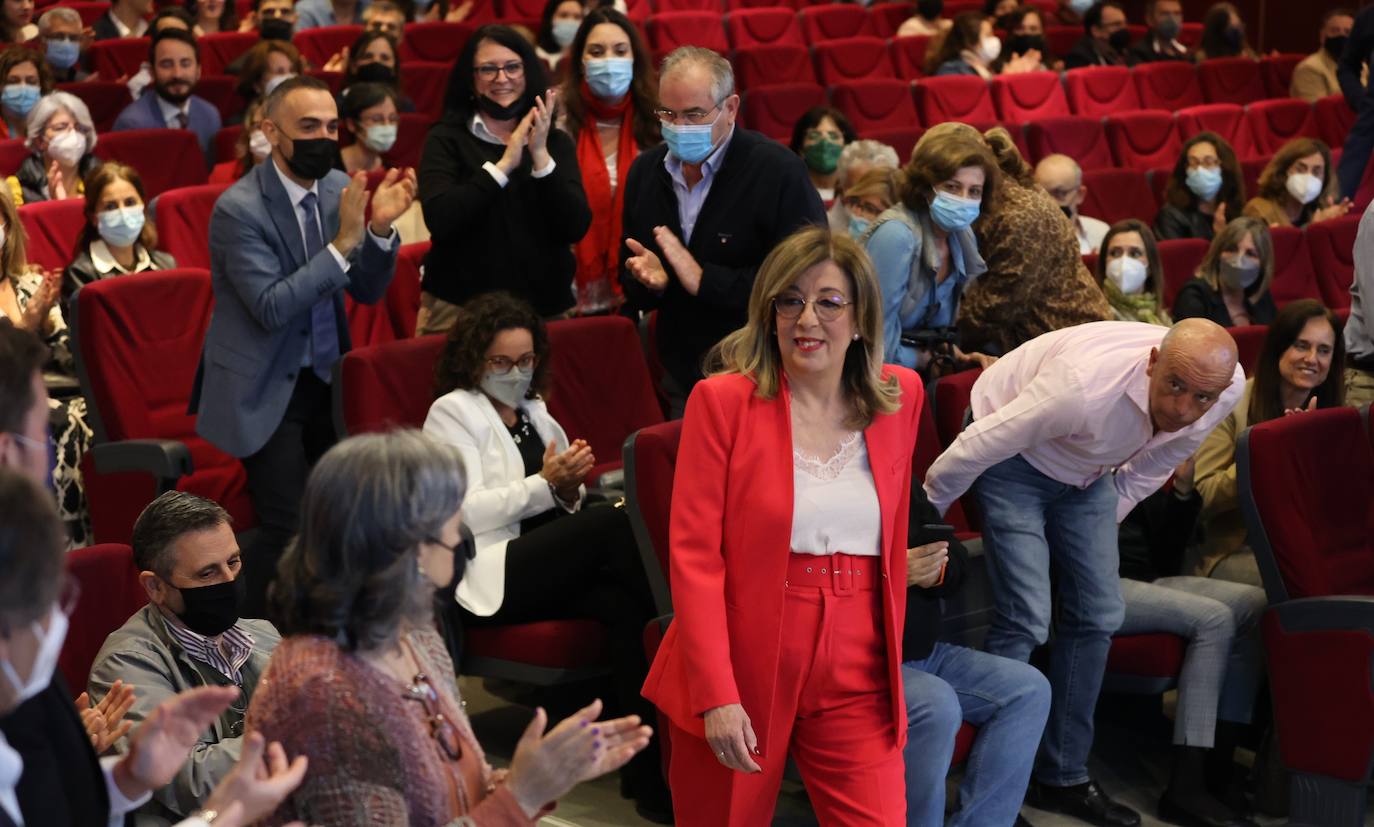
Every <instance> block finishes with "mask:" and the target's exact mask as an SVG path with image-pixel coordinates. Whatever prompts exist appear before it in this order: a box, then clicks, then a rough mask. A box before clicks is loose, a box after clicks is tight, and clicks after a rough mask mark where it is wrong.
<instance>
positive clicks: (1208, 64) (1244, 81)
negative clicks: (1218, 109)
mask: <svg viewBox="0 0 1374 827" xmlns="http://www.w3.org/2000/svg"><path fill="white" fill-rule="evenodd" d="M1197 76H1198V83H1199V84H1200V85H1201V86H1202V96H1203V97H1204V98H1206V100H1207V102H1208V103H1238V104H1241V105H1242V106H1243V105H1245V104H1247V103H1250V102H1251V101H1257V100H1263V99H1264V98H1265V96H1266V92H1265V90H1264V78H1263V77H1261V76H1260V67H1259V61H1257V60H1251V59H1250V58H1248V57H1219V58H1213V59H1211V60H1204V61H1202V63H1199V64H1198V67H1197Z"/></svg>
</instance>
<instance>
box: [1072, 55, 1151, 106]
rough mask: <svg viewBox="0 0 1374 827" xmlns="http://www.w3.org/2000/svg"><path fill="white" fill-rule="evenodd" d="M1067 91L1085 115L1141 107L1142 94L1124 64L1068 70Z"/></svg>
mask: <svg viewBox="0 0 1374 827" xmlns="http://www.w3.org/2000/svg"><path fill="white" fill-rule="evenodd" d="M1064 93H1065V96H1066V97H1067V98H1068V101H1069V108H1070V109H1071V110H1073V113H1074V114H1075V115H1082V116H1084V117H1091V118H1101V117H1103V116H1105V115H1110V114H1112V113H1113V112H1123V111H1128V110H1131V109H1139V108H1140V94H1139V93H1138V92H1137V91H1136V88H1135V81H1134V80H1132V79H1131V70H1130V69H1127V68H1126V67H1125V66H1087V67H1084V68H1082V69H1074V70H1073V71H1071V72H1065V73H1064Z"/></svg>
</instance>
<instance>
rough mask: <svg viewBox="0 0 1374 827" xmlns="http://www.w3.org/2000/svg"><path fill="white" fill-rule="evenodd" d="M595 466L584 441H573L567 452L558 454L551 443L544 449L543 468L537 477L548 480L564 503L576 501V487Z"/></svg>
mask: <svg viewBox="0 0 1374 827" xmlns="http://www.w3.org/2000/svg"><path fill="white" fill-rule="evenodd" d="M595 465H596V456H595V455H594V454H592V448H591V446H590V445H588V444H587V441H586V440H584V439H575V440H573V442H572V444H571V445H569V446H568V450H566V451H564V452H562V453H559V452H558V447H557V445H556V444H555V443H553V442H552V441H550V442H549V444H548V447H547V448H545V449H544V467H543V468H541V469H540V470H539V475H540V476H542V477H543V478H544V479H546V480H548V482H549V484H550V485H552V486H553V487H554V489H555V490H556V491H557V492H558V496H559V498H560V499H562V500H563V501H564V502H572V501H574V500H576V499H577V493H578V492H577V489H578V486H580V485H582V480H584V479H586V477H587V474H588V473H590V472H591V470H592V468H593V467H594V466H595Z"/></svg>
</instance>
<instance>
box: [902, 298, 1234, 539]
mask: <svg viewBox="0 0 1374 827" xmlns="http://www.w3.org/2000/svg"><path fill="white" fill-rule="evenodd" d="M1168 332H1169V330H1168V328H1165V327H1161V326H1159V325H1152V324H1143V323H1140V322H1093V323H1091V324H1082V325H1078V326H1076V327H1070V328H1065V329H1063V330H1056V331H1053V332H1051V333H1046V334H1045V335H1043V336H1039V337H1037V338H1035V339H1032V340H1031V341H1029V342H1027V343H1026V344H1024V345H1022V346H1020V347H1018V348H1017V349H1015V350H1013V351H1012V352H1011V353H1009V354H1007V355H1006V356H1003V357H1002V358H1001V359H999V360H998V361H997V363H996V364H994V365H993V366H992V367H990V368H988V369H987V370H985V371H984V372H983V375H982V376H980V377H979V378H978V381H977V383H976V384H974V386H973V393H972V407H973V417H974V421H973V422H972V423H971V424H970V425H969V426H968V427H967V428H965V429H964V431H963V433H961V434H960V435H959V438H958V439H956V440H955V441H954V444H952V445H950V446H949V449H948V450H946V451H945V452H944V453H943V454H941V455H940V457H939V458H938V459H936V460H935V462H934V463H933V464H932V465H931V466H930V471H929V472H928V473H927V474H926V483H925V489H926V494H927V495H928V496H929V497H930V501H931V503H932V504H933V505H934V506H935V508H936V509H937V510H938V511H939V512H940V513H941V514H944V513H945V511H946V510H947V509H948V508H949V506H950V504H951V503H953V502H954V501H955V500H956V499H958V498H959V497H960V496H962V495H963V493H964V492H965V491H967V490H968V489H969V487H970V486H971V485H972V484H973V481H974V480H975V479H977V478H978V475H980V474H982V473H983V471H984V470H986V469H988V468H990V467H992V466H993V465H996V464H997V463H999V462H1002V461H1004V460H1007V459H1010V458H1012V457H1014V456H1016V455H1017V454H1020V455H1021V457H1022V458H1024V459H1025V460H1026V462H1028V463H1030V464H1031V466H1032V467H1034V468H1035V469H1036V470H1037V471H1039V472H1040V473H1042V474H1044V475H1045V476H1047V477H1049V478H1050V479H1053V480H1057V481H1058V482H1062V483H1064V484H1066V485H1073V486H1077V487H1079V488H1086V487H1087V486H1089V485H1091V484H1092V483H1094V482H1096V481H1097V480H1098V479H1099V478H1100V477H1101V476H1102V475H1103V474H1109V473H1114V474H1115V476H1114V484H1115V487H1116V491H1117V494H1119V495H1120V503H1119V505H1118V506H1117V520H1118V521H1120V520H1122V519H1124V518H1125V516H1126V515H1127V514H1128V513H1130V511H1131V509H1132V508H1134V507H1135V504H1136V503H1137V502H1139V501H1140V500H1143V499H1144V498H1145V497H1147V496H1149V495H1150V494H1151V493H1153V492H1154V491H1155V490H1157V489H1158V488H1159V487H1160V486H1161V485H1163V484H1164V482H1165V480H1167V479H1168V478H1169V475H1170V474H1172V473H1173V470H1174V468H1175V467H1176V466H1177V465H1178V464H1179V463H1180V462H1182V461H1183V460H1184V459H1186V458H1187V457H1188V456H1190V455H1191V454H1192V453H1193V452H1194V451H1196V450H1197V447H1198V445H1200V444H1201V443H1202V440H1203V439H1204V438H1205V437H1206V436H1207V434H1209V433H1211V431H1212V429H1213V428H1215V427H1216V426H1217V424H1218V423H1219V422H1221V421H1222V420H1223V419H1225V418H1226V417H1227V416H1229V415H1230V413H1231V409H1232V408H1234V407H1235V406H1236V403H1237V402H1238V401H1239V400H1240V397H1241V394H1242V393H1244V390H1245V373H1244V371H1242V370H1241V367H1240V365H1237V366H1236V369H1235V373H1234V375H1233V376H1232V377H1231V384H1230V386H1229V387H1227V388H1226V390H1224V391H1223V392H1222V394H1221V396H1220V398H1218V399H1217V401H1216V403H1215V404H1213V405H1212V407H1211V408H1210V409H1209V410H1208V411H1207V413H1206V414H1204V415H1203V416H1202V418H1201V419H1199V420H1198V421H1197V422H1194V423H1193V424H1192V425H1189V426H1188V427H1187V428H1184V429H1182V430H1179V431H1175V432H1172V433H1167V432H1163V431H1161V432H1159V433H1155V430H1154V425H1153V422H1152V420H1151V417H1150V399H1149V387H1150V379H1149V377H1148V376H1147V375H1146V373H1145V369H1146V366H1147V365H1148V363H1149V358H1150V351H1151V349H1152V348H1157V347H1159V344H1160V342H1161V341H1162V340H1163V339H1164V336H1165V334H1167V333H1168Z"/></svg>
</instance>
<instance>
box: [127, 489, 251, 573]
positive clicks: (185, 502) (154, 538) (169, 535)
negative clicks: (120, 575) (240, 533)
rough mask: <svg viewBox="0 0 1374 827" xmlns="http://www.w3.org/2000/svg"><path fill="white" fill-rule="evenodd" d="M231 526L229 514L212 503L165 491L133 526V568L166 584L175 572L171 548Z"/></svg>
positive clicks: (177, 492)
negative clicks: (199, 534) (187, 537)
mask: <svg viewBox="0 0 1374 827" xmlns="http://www.w3.org/2000/svg"><path fill="white" fill-rule="evenodd" d="M232 522H233V518H232V517H230V516H229V512H227V511H225V510H224V509H223V508H221V507H220V506H219V503H216V502H215V501H213V500H207V499H205V498H204V497H197V496H196V495H195V494H187V493H186V492H185V491H165V492H163V493H162V494H160V495H159V496H158V498H157V499H155V500H153V501H152V502H150V503H148V507H147V508H145V509H143V513H142V514H139V515H138V520H136V521H135V522H134V533H133V537H132V538H131V539H130V541H129V544H130V545H132V546H133V547H134V565H135V566H137V567H138V570H139V571H151V572H152V573H154V574H156V575H157V576H158V577H161V578H162V579H163V580H167V579H170V578H171V576H172V571H173V569H175V568H176V561H175V560H173V559H172V546H173V545H175V544H176V541H177V540H178V539H179V538H181V537H182V536H184V535H186V534H194V533H196V532H200V531H208V530H210V529H212V528H218V527H219V526H222V525H229V524H231V523H232Z"/></svg>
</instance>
